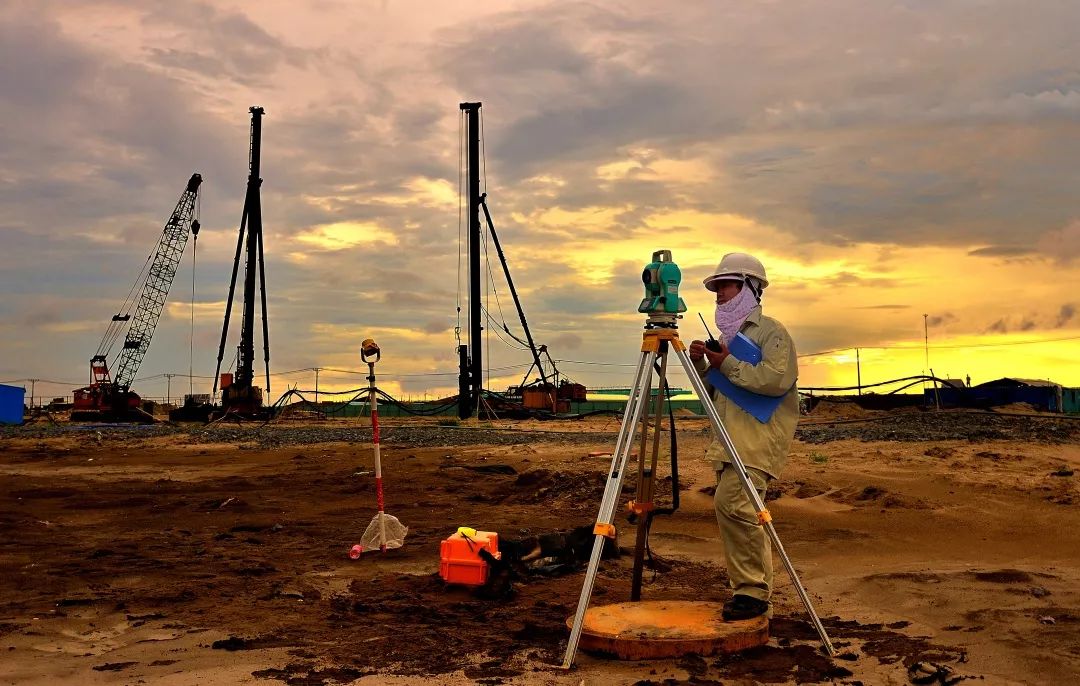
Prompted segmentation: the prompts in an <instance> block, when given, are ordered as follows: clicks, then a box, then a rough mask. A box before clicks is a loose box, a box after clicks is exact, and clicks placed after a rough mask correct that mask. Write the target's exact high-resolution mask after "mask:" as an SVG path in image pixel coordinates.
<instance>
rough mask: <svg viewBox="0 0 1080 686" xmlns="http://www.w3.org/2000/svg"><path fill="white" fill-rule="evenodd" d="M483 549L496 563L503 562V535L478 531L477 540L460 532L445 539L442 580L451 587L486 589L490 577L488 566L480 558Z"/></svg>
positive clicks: (441, 555) (442, 548)
mask: <svg viewBox="0 0 1080 686" xmlns="http://www.w3.org/2000/svg"><path fill="white" fill-rule="evenodd" d="M482 548H483V549H486V550H487V551H488V552H489V553H491V554H492V556H494V557H495V559H502V558H501V555H500V554H499V534H497V533H495V532H494V531H477V532H476V534H475V535H473V536H467V535H465V534H462V533H460V532H458V533H455V534H454V535H453V536H450V537H449V538H446V539H443V541H442V544H441V546H440V555H439V558H440V561H439V576H441V577H442V578H443V581H446V582H447V583H450V584H464V585H466V586H483V585H484V583H485V582H486V581H487V577H488V564H487V562H484V560H483V559H482V558H481V557H480V550H481V549H482Z"/></svg>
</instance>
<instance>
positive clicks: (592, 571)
mask: <svg viewBox="0 0 1080 686" xmlns="http://www.w3.org/2000/svg"><path fill="white" fill-rule="evenodd" d="M641 280H642V281H643V282H644V284H645V298H644V299H643V300H642V301H641V304H640V305H639V306H638V312H640V313H642V314H645V315H646V320H645V331H644V335H643V340H642V344H641V359H640V361H639V362H638V365H637V370H636V371H635V373H634V382H633V384H632V386H631V388H630V398H629V400H628V401H627V404H626V410H625V411H624V412H623V417H622V425H621V427H620V428H619V435H618V438H617V439H616V441H615V450H614V452H613V453H612V460H611V467H610V469H609V471H608V477H607V485H606V486H605V488H604V497H603V499H602V500H601V502H600V512H599V514H598V515H597V518H596V525H595V527H594V529H593V533H595V534H596V539H595V540H594V542H593V548H592V556H591V557H590V558H589V567H588V570H587V571H586V573H585V583H584V584H583V586H582V589H581V597H580V599H579V600H578V606H577V612H576V613H575V614H574V620H573V625H572V627H571V630H570V640H569V642H568V643H567V645H566V655H565V657H564V658H563V664H562V667H563V669H570V667H571V666H573V664H574V657H575V656H576V654H577V650H578V644H579V643H580V641H581V636H582V629H583V625H584V622H585V615H586V611H587V610H588V609H589V601H590V600H591V598H592V592H593V586H594V585H595V583H596V574H597V571H598V568H599V566H600V556H601V554H602V552H603V549H604V539H605V538H611V539H614V538H615V525H614V523H613V519H614V516H615V509H616V507H617V506H618V504H619V497H620V494H621V493H622V482H623V477H624V475H625V472H626V468H627V462H628V461H629V458H630V447H631V443H632V442H633V440H634V433H635V432H636V431H637V427H638V423H639V422H642V424H641V450H640V452H639V454H640V458H639V460H638V470H637V471H638V489H637V497H636V499H635V500H634V501H631V503H630V510H631V512H633V513H634V514H636V515H638V523H637V524H638V531H637V542H638V545H637V548H638V550H637V551H636V552H635V556H634V574H633V581H632V587H631V589H632V590H631V598H630V599H631V600H632V601H637V600H639V599H640V596H641V567H642V564H643V560H642V555H641V554H640V549H642V548H643V543H644V539H645V537H646V536H647V535H648V528H647V527H648V522H647V520H648V513H649V512H650V511H652V510H653V509H654V508H653V503H652V498H653V474H654V473H655V470H656V464H657V457H658V453H659V447H660V421H661V415H662V409H663V403H664V397H665V390H666V384H667V380H666V378H667V364H668V353H669V352H670V351H672V350H674V351H675V356H676V357H677V358H678V360H679V362H680V363H681V364H682V366H683V369H684V371H685V372H686V376H687V378H689V379H690V384H691V385H692V386H693V388H694V392H695V393H696V394H697V397H698V399H699V400H700V401H701V405H702V407H704V408H705V412H706V414H708V416H709V421H710V423H711V425H712V429H713V434H714V435H715V436H716V437H717V438H719V439H720V441H721V442H722V443H723V445H724V447H725V448H726V449H727V453H728V455H729V456H730V458H731V466H732V467H734V469H735V471H736V473H737V474H738V477H739V481H740V482H741V484H742V488H743V491H744V492H745V493H746V496H747V498H749V499H750V503H751V504H752V505H753V506H754V510H755V511H756V512H757V513H758V524H759V525H760V526H762V527H764V528H765V531H766V532H767V534H768V537H769V540H770V542H771V543H772V547H773V549H774V550H775V551H776V554H777V555H778V556H779V557H780V559H781V560H782V561H783V564H784V568H785V569H786V570H787V572H788V575H789V576H790V577H791V581H792V583H793V584H794V586H795V591H796V592H797V593H798V595H799V598H800V599H801V600H802V602H803V605H804V606H805V607H806V611H807V613H808V614H809V615H810V619H811V621H812V622H813V624H814V628H815V629H816V630H817V633H818V636H819V637H820V638H821V642H822V644H823V646H824V648H825V650H826V652H828V654H829V655H830V656H832V655H835V654H836V651H835V649H834V648H833V645H832V642H831V641H830V640H829V636H828V634H826V632H825V627H824V626H823V625H822V623H821V620H820V619H819V618H818V615H817V613H816V612H815V611H814V606H813V603H812V602H811V601H810V596H809V595H808V594H807V592H806V589H805V588H803V585H802V582H801V581H799V577H798V574H797V573H796V572H795V567H794V566H792V564H791V560H790V559H789V558H788V556H787V553H786V552H784V547H783V545H782V544H781V543H780V538H779V536H778V535H777V533H776V529H775V528H774V527H773V524H772V515H770V514H769V511H768V510H767V509H766V508H765V503H764V502H762V499H761V497H760V496H758V492H757V489H755V488H754V485H753V483H752V482H751V481H750V477H749V476H748V475H747V473H746V466H745V465H744V464H743V461H742V459H741V458H740V457H739V453H738V451H737V450H736V448H735V444H734V443H733V442H732V440H731V436H730V435H729V434H728V432H727V429H726V428H725V427H724V424H723V422H722V421H721V419H720V415H719V413H718V412H717V411H716V407H715V406H714V405H713V403H712V399H711V398H710V397H709V392H708V391H707V390H706V387H705V383H704V381H702V379H701V377H700V376H699V375H698V372H697V369H696V368H695V367H694V363H693V361H692V360H691V359H690V354H689V352H687V349H686V346H685V345H683V342H682V341H681V340H680V339H679V331H678V320H679V319H680V316H681V315H680V313H681V312H685V311H686V304H685V303H684V302H683V300H682V298H680V297H679V283H680V282H681V281H682V272H681V271H680V270H679V267H678V265H676V264H675V263H674V262H672V260H671V251H670V250H658V251H656V252H654V253H653V255H652V262H651V263H649V264H648V265H646V267H645V270H644V271H643V272H642V275H641ZM657 362H658V363H659V364H658V374H659V380H658V384H657V394H656V402H655V403H654V406H653V412H652V422H651V424H652V426H653V427H654V431H653V436H652V439H653V440H652V446H651V448H652V455H651V464H650V466H646V464H645V448H646V447H648V439H649V426H650V421H649V417H645V418H644V421H643V414H644V412H645V406H646V404H647V403H648V401H649V400H650V398H651V396H650V393H651V380H652V372H653V369H654V365H656V364H657ZM672 428H673V429H674V427H672ZM764 636H765V638H766V640H767V625H766V633H765V634H764ZM762 642H764V641H762Z"/></svg>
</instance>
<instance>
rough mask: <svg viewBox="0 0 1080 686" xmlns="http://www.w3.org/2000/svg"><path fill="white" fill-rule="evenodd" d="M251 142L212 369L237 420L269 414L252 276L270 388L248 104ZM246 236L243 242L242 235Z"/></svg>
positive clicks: (224, 405)
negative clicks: (235, 316) (238, 296)
mask: <svg viewBox="0 0 1080 686" xmlns="http://www.w3.org/2000/svg"><path fill="white" fill-rule="evenodd" d="M248 111H249V112H251V141H250V143H251V146H250V149H249V154H248V181H247V195H245V196H244V213H243V216H242V217H241V219H240V236H239V238H238V239H237V241H236V257H235V258H233V268H232V281H230V283H229V297H228V299H227V300H226V301H225V323H224V325H223V326H222V328H221V344H220V345H219V347H218V357H217V370H216V371H215V372H214V394H215V395H216V394H217V391H218V382H219V381H220V382H221V414H220V415H218V416H224V415H232V416H234V417H237V418H241V419H261V418H266V417H268V416H269V411H268V410H267V409H264V407H263V389H261V388H259V387H258V386H255V385H254V382H255V280H256V278H258V280H259V292H260V294H261V296H262V333H263V361H264V363H265V365H266V392H267V393H269V392H270V330H269V323H268V322H267V319H266V266H265V262H264V260H263V230H262V229H263V225H262V200H261V197H260V194H259V188H260V187H261V186H262V178H261V176H260V160H261V157H262V117H263V114H264V110H263V108H261V107H251V108H249V110H248ZM245 238H247V244H246V245H245V243H244V239H245ZM241 254H243V256H244V310H243V319H242V320H241V325H240V345H239V346H237V354H236V360H237V361H236V373H235V374H233V373H230V372H226V373H224V374H222V373H221V361H222V359H224V357H225V341H226V339H227V338H228V335H229V318H230V314H231V313H232V303H233V295H234V294H235V292H236V276H237V273H238V272H239V270H240V258H241Z"/></svg>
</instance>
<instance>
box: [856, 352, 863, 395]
mask: <svg viewBox="0 0 1080 686" xmlns="http://www.w3.org/2000/svg"><path fill="white" fill-rule="evenodd" d="M855 383H856V384H857V385H858V387H859V395H862V365H861V364H860V363H859V349H858V348H855Z"/></svg>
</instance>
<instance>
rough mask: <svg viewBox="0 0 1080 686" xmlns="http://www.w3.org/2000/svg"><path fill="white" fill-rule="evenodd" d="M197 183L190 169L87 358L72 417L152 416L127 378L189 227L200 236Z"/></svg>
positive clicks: (148, 333)
mask: <svg viewBox="0 0 1080 686" xmlns="http://www.w3.org/2000/svg"><path fill="white" fill-rule="evenodd" d="M201 184H202V176H200V175H199V174H192V175H191V178H190V179H188V182H187V187H186V188H185V189H184V192H183V193H182V194H181V195H180V200H178V201H177V203H176V208H175V209H174V210H173V213H172V216H170V217H169V220H168V221H167V222H166V223H165V229H164V230H163V231H162V232H161V239H160V240H159V241H158V245H157V249H156V250H155V251H154V254H153V255H152V256H151V257H149V258H147V265H148V266H147V267H144V268H143V271H142V272H140V274H139V277H138V279H136V281H135V285H134V286H132V287H131V291H129V293H128V299H127V300H126V301H125V302H124V305H123V306H122V307H121V310H120V312H118V313H117V314H115V315H113V318H112V321H111V322H110V323H109V328H108V329H107V330H106V332H105V335H104V336H103V337H102V339H101V343H100V344H99V345H98V349H97V352H96V353H95V354H94V356H93V357H91V358H90V385H89V386H84V387H83V388H79V389H76V390H75V402H74V405H73V408H72V419H95V420H103V421H111V420H115V421H125V420H130V419H137V420H147V419H150V417H149V415H147V414H146V413H145V412H143V411H142V410H141V409H140V408H139V403H140V402H141V398H140V397H139V395H138V394H137V393H135V392H133V391H132V390H131V383H132V382H133V381H134V380H135V375H136V374H137V373H138V371H139V366H140V365H141V364H142V361H143V357H145V356H146V351H147V350H148V349H149V348H150V339H151V338H152V337H153V335H154V329H155V328H157V323H158V319H160V318H161V310H162V309H163V308H164V307H165V301H166V299H168V297H169V289H170V288H171V287H172V282H173V277H174V276H176V268H177V266H178V265H179V264H180V259H181V258H182V257H183V256H184V248H185V247H186V246H187V240H188V232H189V231H190V233H191V235H193V236H195V237H196V238H197V237H198V235H199V220H198V218H197V217H196V214H197V212H196V208H197V204H196V203H197V200H198V196H199V186H200V185H201ZM140 284H141V285H142V288H141V291H140V295H139V300H138V306H137V308H136V309H135V314H134V316H133V315H132V314H131V312H130V306H131V304H132V302H133V300H132V296H133V295H134V293H135V292H136V291H137V290H139V286H140ZM125 327H127V334H126V335H125V336H124V346H123V348H121V349H120V352H119V353H117V355H116V359H115V360H114V361H113V365H112V367H113V369H114V370H116V373H115V376H113V375H112V374H110V371H109V365H108V362H107V357H108V355H109V352H110V351H111V350H112V346H113V344H114V343H115V342H116V341H117V340H119V338H120V334H121V333H122V332H123V331H124V328H125Z"/></svg>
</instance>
